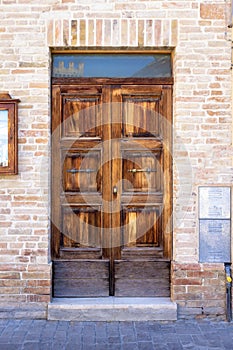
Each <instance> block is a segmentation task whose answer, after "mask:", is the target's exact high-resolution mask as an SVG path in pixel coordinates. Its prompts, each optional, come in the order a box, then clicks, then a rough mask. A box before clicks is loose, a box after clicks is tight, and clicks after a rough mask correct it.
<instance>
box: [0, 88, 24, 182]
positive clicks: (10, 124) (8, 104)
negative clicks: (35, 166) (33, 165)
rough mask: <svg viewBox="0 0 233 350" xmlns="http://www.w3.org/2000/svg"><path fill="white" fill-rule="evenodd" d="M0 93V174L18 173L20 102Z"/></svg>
mask: <svg viewBox="0 0 233 350" xmlns="http://www.w3.org/2000/svg"><path fill="white" fill-rule="evenodd" d="M19 102H20V100H19V99H13V98H11V96H10V95H9V94H8V93H0V175H15V174H17V173H18V103H19Z"/></svg>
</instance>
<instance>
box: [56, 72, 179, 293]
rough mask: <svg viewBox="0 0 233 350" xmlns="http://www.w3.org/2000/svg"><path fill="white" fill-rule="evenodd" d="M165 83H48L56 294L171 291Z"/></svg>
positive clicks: (168, 114) (168, 91) (168, 93)
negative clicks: (50, 88) (50, 87)
mask: <svg viewBox="0 0 233 350" xmlns="http://www.w3.org/2000/svg"><path fill="white" fill-rule="evenodd" d="M171 91H172V89H171V85H162V84H148V85H147V84H138V83H137V81H135V82H132V81H131V82H130V83H127V80H125V81H118V82H117V83H114V82H113V81H107V80H106V81H103V79H102V80H100V81H98V80H95V81H88V82H85V81H82V80H81V81H80V80H79V81H75V80H71V81H69V79H66V80H64V81H63V82H62V83H61V82H59V81H57V82H56V83H54V84H53V89H52V184H51V185H52V208H51V211H52V215H51V218H52V259H53V295H54V296H55V297H97V296H109V295H115V296H129V297H130V296H135V297H142V296H169V295H170V288H169V284H170V282H169V276H170V257H171V241H172V240H171V210H172V209H171V190H172V172H171V109H172V106H171V104H172V98H171Z"/></svg>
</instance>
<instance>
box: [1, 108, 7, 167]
mask: <svg viewBox="0 0 233 350" xmlns="http://www.w3.org/2000/svg"><path fill="white" fill-rule="evenodd" d="M0 166H8V111H7V110H0Z"/></svg>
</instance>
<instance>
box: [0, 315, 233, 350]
mask: <svg viewBox="0 0 233 350" xmlns="http://www.w3.org/2000/svg"><path fill="white" fill-rule="evenodd" d="M0 349H1V350H18V349H20V350H22V349H25V350H31V349H32V350H38V349H40V350H47V349H49V350H50V349H51V350H52V349H54V350H61V349H62V350H108V349H111V350H153V349H156V350H179V349H187V350H188V349H189V350H191V349H197V350H207V349H215V350H218V349H230V350H232V349H233V323H227V322H210V321H199V322H198V321H177V322H168V323H159V322H64V321H46V320H0Z"/></svg>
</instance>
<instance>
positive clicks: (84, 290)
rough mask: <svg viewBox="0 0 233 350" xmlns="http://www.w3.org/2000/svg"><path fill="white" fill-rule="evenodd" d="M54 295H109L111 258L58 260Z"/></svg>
mask: <svg viewBox="0 0 233 350" xmlns="http://www.w3.org/2000/svg"><path fill="white" fill-rule="evenodd" d="M53 281H54V288H53V295H54V297H94V296H108V295H109V260H89V261H88V260H79V261H77V260H76V261H70V260H66V261H65V260H58V261H54V263H53Z"/></svg>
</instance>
